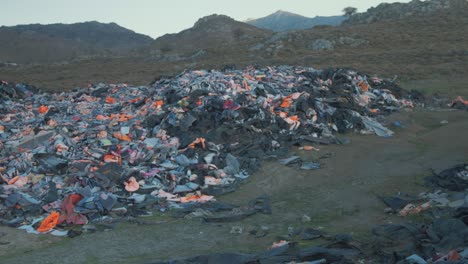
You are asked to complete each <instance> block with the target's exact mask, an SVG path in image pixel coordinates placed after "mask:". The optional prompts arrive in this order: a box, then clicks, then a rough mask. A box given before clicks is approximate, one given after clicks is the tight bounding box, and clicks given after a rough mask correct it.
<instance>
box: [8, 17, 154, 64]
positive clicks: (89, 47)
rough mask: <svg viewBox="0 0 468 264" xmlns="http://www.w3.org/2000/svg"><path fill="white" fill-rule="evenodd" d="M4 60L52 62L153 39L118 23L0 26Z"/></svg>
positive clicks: (114, 52)
mask: <svg viewBox="0 0 468 264" xmlns="http://www.w3.org/2000/svg"><path fill="white" fill-rule="evenodd" d="M0 39H2V40H6V41H1V42H0V61H12V62H17V63H51V62H59V61H66V60H73V59H76V58H83V57H93V56H119V55H123V54H127V53H128V52H129V51H130V50H132V49H135V48H141V47H143V46H146V45H149V44H150V43H151V42H152V41H153V39H152V38H151V37H149V36H146V35H142V34H138V33H135V32H134V31H131V30H129V29H126V28H124V27H121V26H119V25H117V24H115V23H109V24H105V23H99V22H97V21H91V22H83V23H75V24H50V25H41V24H30V25H18V26H12V27H0Z"/></svg>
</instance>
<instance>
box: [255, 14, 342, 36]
mask: <svg viewBox="0 0 468 264" xmlns="http://www.w3.org/2000/svg"><path fill="white" fill-rule="evenodd" d="M345 19H346V18H345V17H344V16H329V17H325V16H316V17H314V18H310V17H305V16H301V15H297V14H294V13H291V12H286V11H282V10H278V11H277V12H275V13H273V14H271V15H268V16H266V17H262V18H258V19H252V20H248V21H246V23H247V24H250V25H253V26H256V27H258V28H264V29H269V30H273V31H277V32H278V31H288V30H298V29H308V28H312V27H315V26H319V25H329V26H338V25H340V24H341V22H342V21H343V20H345Z"/></svg>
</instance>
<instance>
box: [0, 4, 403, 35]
mask: <svg viewBox="0 0 468 264" xmlns="http://www.w3.org/2000/svg"><path fill="white" fill-rule="evenodd" d="M409 1H410V0H400V1H391V0H389V1H381V0H229V1H226V0H0V8H1V12H0V25H2V26H13V25H18V24H32V23H40V24H51V23H76V22H85V21H92V20H96V21H99V22H103V23H109V22H115V23H117V24H119V25H121V26H123V27H126V28H128V29H131V30H133V31H135V32H138V33H142V34H146V35H149V36H151V37H153V38H156V37H159V36H162V35H164V34H166V33H177V32H179V31H181V30H184V29H187V28H190V27H192V26H193V24H194V23H195V22H196V21H197V20H198V19H199V18H201V17H204V16H207V15H211V14H224V15H228V16H230V17H232V18H234V19H236V20H238V21H244V20H246V19H248V18H260V17H264V16H267V15H269V14H271V13H274V12H276V11H277V10H284V11H289V12H292V13H296V14H299V15H303V16H307V17H314V16H333V15H341V14H342V10H343V8H344V7H347V6H353V7H356V8H357V9H358V12H364V11H366V10H367V9H368V8H370V7H373V6H377V5H378V4H380V3H383V2H386V3H392V2H409Z"/></svg>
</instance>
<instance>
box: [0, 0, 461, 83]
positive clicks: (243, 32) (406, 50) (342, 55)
mask: <svg viewBox="0 0 468 264" xmlns="http://www.w3.org/2000/svg"><path fill="white" fill-rule="evenodd" d="M432 1H435V0H432ZM439 1H440V3H445V2H446V1H450V3H451V4H450V5H449V8H444V9H437V11H434V12H431V13H424V12H423V13H424V15H413V16H403V15H401V16H400V15H397V16H395V17H394V18H392V17H389V18H388V19H382V20H378V21H374V22H369V23H346V24H344V25H341V26H336V27H334V26H316V27H314V28H313V29H306V30H295V31H287V32H273V31H270V30H265V29H259V28H257V27H254V26H252V25H248V24H246V23H242V22H239V21H235V20H233V19H232V18H229V17H227V16H223V15H212V16H208V17H204V18H201V19H200V20H199V21H197V22H196V23H195V25H194V26H193V27H192V28H190V29H187V30H184V31H182V32H179V33H177V34H169V35H165V36H162V37H160V38H158V39H156V40H154V41H153V42H152V43H151V44H150V45H149V46H147V47H144V48H141V49H138V50H137V51H135V53H133V54H132V56H121V57H119V58H116V57H110V56H109V57H98V58H90V59H87V60H81V61H75V62H70V63H68V64H66V65H40V66H18V67H12V66H8V67H0V79H4V80H12V81H19V82H27V83H32V84H36V85H39V86H42V87H48V88H50V89H63V88H73V87H75V86H84V85H86V84H87V83H88V82H91V83H94V82H111V83H115V82H129V83H134V84H146V83H148V82H150V81H152V80H153V79H154V78H157V77H158V76H160V75H173V74H178V73H180V72H181V71H183V70H184V69H200V68H205V69H210V68H225V67H226V66H229V67H237V68H241V67H244V66H246V65H252V64H254V65H272V64H274V65H278V64H291V65H305V66H311V67H315V68H326V67H352V68H357V69H359V70H362V71H366V72H368V73H370V74H378V75H380V76H384V77H390V78H393V77H394V76H395V75H398V79H399V80H420V79H435V78H439V77H441V76H443V77H444V78H451V79H453V78H456V77H457V76H464V75H466V72H468V35H467V34H464V32H468V16H466V15H463V12H462V11H463V9H462V6H459V5H456V3H460V1H459V0H439ZM413 4H414V3H413V2H411V3H408V4H407V5H408V6H406V7H405V6H403V8H401V11H402V12H406V11H405V10H408V9H409V8H412V7H411V6H412V5H413ZM384 6H388V5H384ZM390 7H391V5H390ZM381 8H382V6H378V7H376V8H375V9H371V10H369V11H368V12H369V13H372V12H375V10H381ZM373 10H374V11H373ZM379 12H380V11H379ZM365 14H366V13H364V14H363V15H365ZM2 45H3V44H2Z"/></svg>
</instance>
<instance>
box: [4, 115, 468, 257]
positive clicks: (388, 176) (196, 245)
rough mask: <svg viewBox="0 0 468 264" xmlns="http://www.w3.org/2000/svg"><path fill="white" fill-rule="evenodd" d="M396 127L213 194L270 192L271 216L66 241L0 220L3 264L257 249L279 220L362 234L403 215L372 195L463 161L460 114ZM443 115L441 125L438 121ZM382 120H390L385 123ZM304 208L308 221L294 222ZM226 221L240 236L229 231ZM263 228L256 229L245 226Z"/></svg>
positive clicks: (173, 223) (278, 231)
mask: <svg viewBox="0 0 468 264" xmlns="http://www.w3.org/2000/svg"><path fill="white" fill-rule="evenodd" d="M388 120H389V121H400V122H401V124H403V125H404V126H405V127H404V128H392V129H394V130H395V132H396V135H395V136H394V137H392V138H380V137H376V136H364V135H350V136H347V137H348V138H349V139H351V144H348V145H341V146H324V147H321V150H320V151H319V152H313V153H311V152H304V151H301V150H298V149H296V150H294V152H296V153H297V154H298V155H300V156H301V157H302V158H303V159H304V160H312V159H316V158H318V157H320V156H323V155H325V154H327V153H329V155H331V157H330V158H327V159H324V160H322V162H323V169H320V170H316V171H300V170H298V169H297V168H290V167H285V166H282V165H280V164H278V162H275V161H269V162H265V163H264V165H263V167H262V169H261V170H260V171H259V172H258V173H257V174H255V175H253V176H251V178H250V179H249V180H248V182H247V183H245V184H243V185H242V186H241V187H240V188H239V190H237V191H236V192H234V193H232V194H229V195H225V196H223V197H220V198H219V200H221V201H226V202H232V203H237V204H245V203H246V202H247V201H248V200H250V199H252V198H255V197H257V196H259V195H261V194H264V193H266V194H268V195H269V196H270V197H271V200H272V209H273V214H271V215H263V214H256V215H254V216H252V217H250V218H247V219H245V220H243V221H240V222H235V223H222V224H207V223H202V222H201V221H200V220H199V219H192V220H173V219H170V218H169V217H168V216H167V215H158V216H155V217H153V220H167V221H168V222H167V223H163V224H159V225H150V226H143V225H140V226H138V225H135V224H119V225H117V227H116V228H115V229H112V230H109V231H103V232H97V233H93V234H85V235H82V236H80V237H77V238H73V239H68V238H66V239H57V238H53V237H50V236H36V235H28V234H26V233H25V232H23V231H20V230H14V229H11V228H6V227H1V228H0V234H4V235H3V236H1V237H0V242H6V243H0V255H1V258H2V261H1V262H2V263H31V262H34V263H57V262H59V263H135V262H136V263H141V262H150V261H155V260H161V259H167V258H175V257H183V256H192V255H198V254H204V253H211V252H219V251H231V252H232V251H237V252H239V251H240V252H254V251H258V250H263V249H266V248H267V247H268V246H270V245H271V243H272V242H273V241H278V240H279V237H278V236H281V235H286V234H287V233H288V227H290V228H293V229H294V228H299V227H314V228H322V229H323V230H324V231H326V232H329V233H331V234H336V233H349V232H351V233H353V235H354V237H355V238H358V239H361V240H366V238H368V237H369V234H370V233H369V231H370V230H371V228H372V227H373V226H375V225H378V224H382V223H388V222H397V221H401V220H402V219H401V218H400V217H397V216H392V215H387V214H385V213H384V212H383V209H384V208H385V206H384V204H383V203H382V202H380V201H379V199H378V198H377V195H379V194H388V195H391V194H395V193H397V192H405V193H409V194H418V193H419V192H421V191H422V190H424V189H426V188H425V187H424V186H422V184H423V180H422V179H423V177H424V176H426V175H429V174H430V170H431V169H435V170H436V171H437V170H441V169H443V168H446V167H449V166H452V165H454V164H457V163H462V162H466V161H467V160H468V139H467V138H466V137H467V136H466V131H468V112H459V111H434V112H430V111H415V112H404V113H398V114H394V115H392V116H390V117H389V118H388ZM443 120H447V121H448V124H445V125H443V124H441V123H440V122H441V121H443ZM390 127H391V126H390ZM304 215H307V216H309V217H310V219H311V220H310V221H308V222H303V221H302V218H303V216H304ZM233 226H239V227H241V228H242V229H243V232H242V234H231V233H230V230H231V228H232V227H233ZM261 226H264V227H265V228H268V230H269V231H268V234H267V235H266V236H265V237H260V238H257V237H255V236H252V235H249V234H248V230H251V229H254V228H255V229H259V228H260V227H261Z"/></svg>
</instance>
